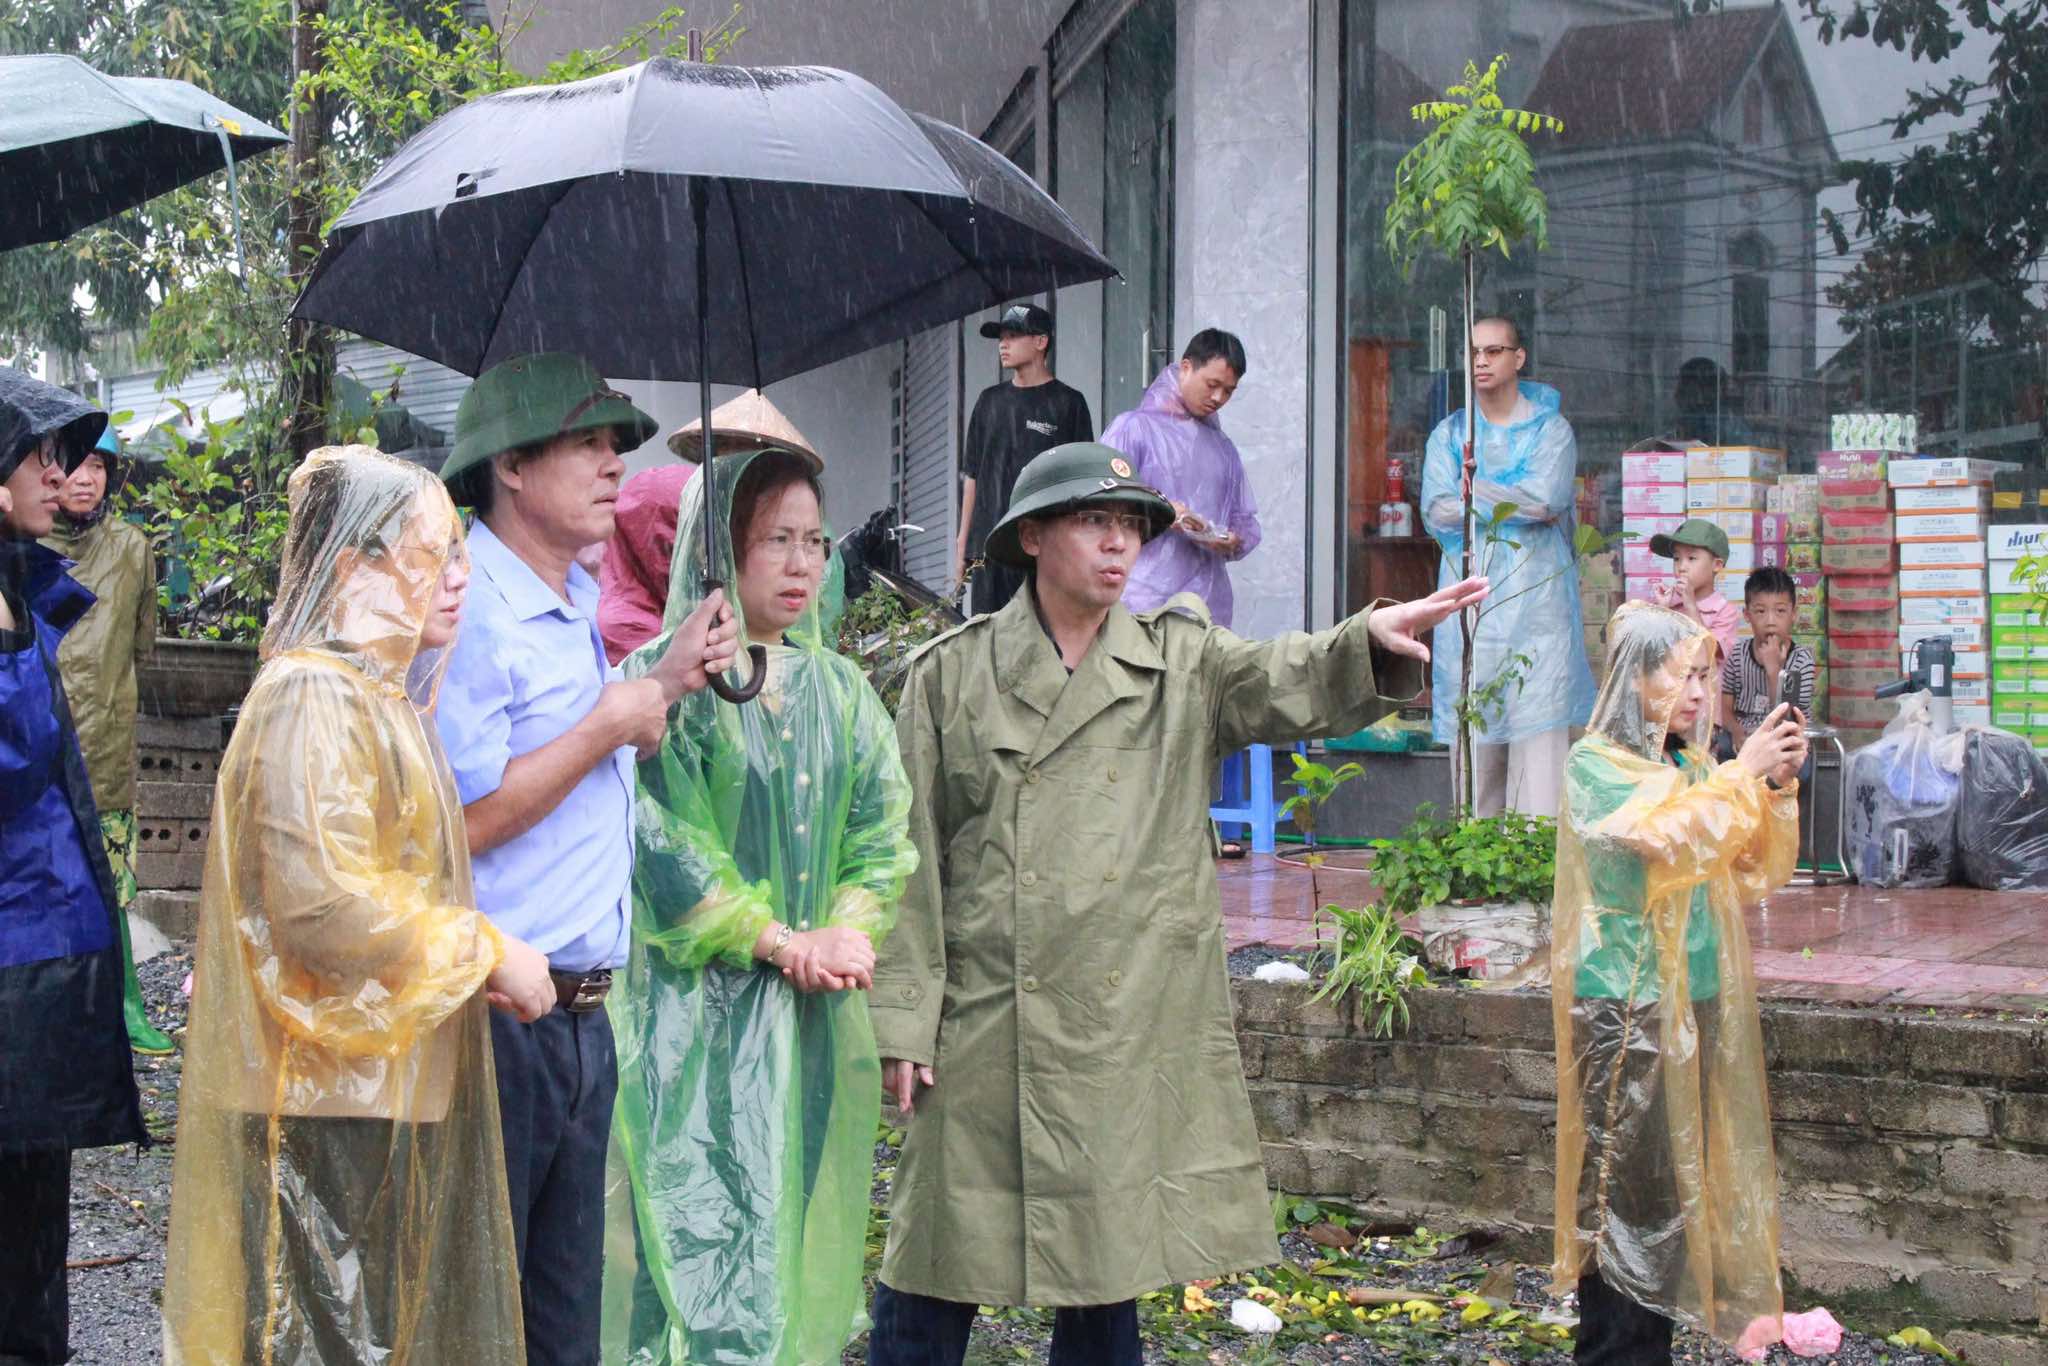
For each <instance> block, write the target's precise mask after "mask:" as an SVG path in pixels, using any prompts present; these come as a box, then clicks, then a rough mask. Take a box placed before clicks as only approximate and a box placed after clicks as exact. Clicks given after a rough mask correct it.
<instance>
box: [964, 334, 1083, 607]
mask: <svg viewBox="0 0 2048 1366" xmlns="http://www.w3.org/2000/svg"><path fill="white" fill-rule="evenodd" d="M981 335H982V336H984V337H988V338H991V339H993V340H994V341H995V342H996V354H997V355H998V356H1000V357H1001V358H1002V363H1003V369H1005V370H1007V371H1009V372H1010V378H1009V381H1008V382H1007V383H1003V384H991V385H990V386H989V387H988V388H986V389H984V390H982V391H981V397H980V398H978V399H976V400H975V401H974V416H973V417H971V418H969V419H968V421H967V451H966V455H965V461H964V463H965V468H966V475H967V477H966V480H965V481H964V483H963V484H962V487H961V491H960V534H959V538H958V539H957V540H956V541H955V542H954V544H953V582H954V583H955V584H958V583H959V582H960V580H961V577H962V576H963V575H964V574H965V572H966V568H967V547H969V546H978V545H980V544H981V543H982V542H983V541H985V540H987V539H988V533H989V532H990V531H992V530H994V529H995V525H996V523H997V522H1000V521H1002V520H1003V515H1004V514H1005V513H1007V512H1008V511H1009V510H1010V506H1009V504H1010V498H1009V495H1010V488H1011V486H1012V485H1014V484H1015V483H1016V482H1017V475H1018V474H1019V473H1020V472H1021V471H1022V470H1023V468H1024V467H1025V466H1026V465H1027V464H1029V463H1030V462H1031V457H1032V456H1034V455H1037V454H1038V453H1039V452H1040V451H1045V450H1050V449H1052V448H1053V447H1054V446H1059V445H1064V444H1065V443H1067V442H1069V441H1092V440H1094V439H1095V424H1094V420H1093V419H1092V418H1091V417H1090V416H1089V414H1088V400H1087V399H1085V398H1083V397H1081V393H1080V391H1079V390H1078V389H1075V388H1074V387H1073V386H1072V385H1068V384H1062V383H1060V382H1059V381H1058V380H1056V379H1054V378H1053V377H1052V314H1050V313H1048V312H1046V311H1045V310H1044V309H1042V308H1040V307H1039V306H1038V305H1036V304H1011V305H1010V306H1009V307H1008V308H1006V309H1004V310H1003V315H1002V316H1001V317H1000V318H998V319H996V320H995V321H994V322H989V323H983V324H982V325H981ZM1023 582H1024V576H1023V574H1021V573H1019V572H1018V571H1017V570H1015V569H1012V568H1010V567H1009V566H1008V565H1002V564H997V563H995V562H994V561H986V562H984V563H983V564H982V566H981V567H980V568H979V569H977V570H975V571H974V604H973V606H974V610H975V611H976V612H994V611H998V610H1000V609H1001V607H1002V606H1003V604H1004V603H1006V602H1008V601H1009V600H1010V596H1011V595H1012V594H1013V593H1015V592H1016V591H1017V586H1018V585H1019V584H1021V583H1023Z"/></svg>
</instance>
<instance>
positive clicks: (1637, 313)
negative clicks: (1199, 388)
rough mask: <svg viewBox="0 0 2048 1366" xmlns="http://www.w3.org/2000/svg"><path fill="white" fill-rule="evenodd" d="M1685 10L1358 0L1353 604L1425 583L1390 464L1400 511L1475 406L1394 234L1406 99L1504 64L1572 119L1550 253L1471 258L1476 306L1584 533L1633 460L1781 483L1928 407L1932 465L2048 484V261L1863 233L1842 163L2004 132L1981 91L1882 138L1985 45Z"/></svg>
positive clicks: (1450, 276) (1645, 0)
mask: <svg viewBox="0 0 2048 1366" xmlns="http://www.w3.org/2000/svg"><path fill="white" fill-rule="evenodd" d="M1686 8H1687V7H1685V6H1679V7H1674V6H1673V5H1672V4H1671V3H1669V0H1639V2H1638V3H1613V2H1612V0H1556V3H1549V4H1544V5H1541V6H1517V7H1506V6H1500V5H1496V4H1492V3H1488V2H1487V0H1346V3H1345V5H1344V10H1343V44H1342V52H1343V61H1344V69H1343V73H1342V74H1343V120H1342V140H1343V171H1342V174H1343V198H1342V204H1343V210H1342V212H1343V215H1344V222H1343V234H1344V235H1343V240H1344V285H1343V291H1342V300H1341V302H1342V309H1343V348H1342V355H1341V360H1340V363H1341V365H1342V367H1343V377H1344V383H1345V386H1346V394H1347V401H1346V403H1345V405H1344V428H1345V430H1344V461H1343V465H1344V471H1345V497H1344V498H1343V500H1342V510H1341V515H1342V517H1343V526H1342V535H1343V537H1344V544H1345V546H1346V549H1347V554H1346V556H1345V575H1346V579H1345V596H1346V598H1347V600H1348V603H1349V606H1350V607H1351V608H1352V609H1353V610H1355V609H1357V608H1358V607H1360V606H1363V605H1364V604H1365V603H1367V602H1369V601H1370V600H1372V599H1373V598H1375V597H1381V596H1396V597H1401V596H1407V595H1409V594H1411V593H1413V592H1415V591H1418V590H1419V589H1421V588H1422V587H1424V586H1427V585H1428V584H1430V583H1433V581H1434V579H1435V576H1436V562H1437V552H1436V548H1435V546H1434V545H1433V544H1432V543H1430V542H1429V541H1428V540H1427V539H1426V538H1425V537H1421V536H1407V537H1399V536H1396V537H1381V536H1379V535H1378V534H1377V533H1378V526H1379V523H1378V516H1377V513H1378V505H1379V503H1380V502H1381V501H1383V500H1384V498H1385V497H1386V473H1387V466H1388V462H1389V461H1390V460H1394V459H1398V460H1400V461H1401V462H1402V464H1403V466H1404V467H1405V480H1404V482H1405V490H1404V491H1405V493H1406V496H1407V498H1408V499H1409V500H1410V501H1411V502H1412V501H1413V500H1414V498H1415V495H1416V490H1417V488H1418V486H1419V483H1420V464H1419V462H1420V460H1421V457H1422V452H1423V448H1424V444H1425V442H1426V440H1427V438H1428V435H1429V432H1430V430H1431V429H1432V428H1433V427H1434V426H1435V425H1436V424H1437V423H1438V422H1439V421H1441V420H1442V419H1443V418H1444V417H1445V416H1446V415H1447V414H1448V413H1449V412H1451V411H1452V410H1453V409H1456V408H1458V407H1459V406H1461V404H1462V393H1461V391H1462V387H1463V379H1462V366H1461V357H1460V348H1461V344H1462V341H1463V339H1462V338H1461V337H1460V336H1459V335H1458V332H1459V330H1460V329H1461V326H1462V310H1461V304H1460V299H1459V293H1458V276H1457V272H1456V270H1455V269H1454V268H1453V267H1452V266H1451V265H1450V264H1449V263H1447V262H1443V261H1439V260H1435V259H1432V258H1428V257H1425V258H1423V259H1422V260H1421V261H1419V262H1418V263H1417V265H1416V267H1415V270H1414V273H1413V275H1412V277H1411V278H1409V279H1406V280H1403V279H1402V278H1401V276H1400V275H1399V274H1398V272H1396V271H1395V270H1394V268H1393V267H1392V266H1391V265H1390V264H1389V263H1388V260H1387V256H1386V250H1385V247H1384V244H1383V239H1382V235H1381V219H1382V214H1383V213H1384V210H1385V207H1386V203H1387V199H1388V196H1389V193H1390V191H1391V187H1392V182H1393V175H1394V167H1395V165H1396V163H1397V162H1398V161H1399V160H1400V158H1401V156H1402V155H1403V154H1404V153H1405V152H1406V151H1407V150H1408V149H1409V148H1410V147H1412V146H1413V145H1414V144H1415V142H1416V140H1417V138H1418V136H1419V134H1420V132H1421V125H1418V124H1417V123H1415V122H1414V120H1413V119H1412V118H1411V117H1410V114H1409V109H1410V107H1411V106H1412V105H1414V104H1416V103H1418V102H1420V101H1422V100H1425V99H1431V98H1436V97H1437V96H1438V95H1439V93H1440V92H1441V90H1442V88H1443V87H1444V86H1445V85H1448V84H1450V83H1451V82H1452V81H1453V80H1454V79H1455V78H1456V77H1457V76H1458V75H1459V74H1460V73H1461V71H1462V69H1463V65H1464V63H1465V61H1466V60H1467V59H1473V60H1477V61H1479V62H1481V63H1482V64H1484V62H1485V61H1486V60H1487V59H1488V58H1490V57H1491V56H1492V55H1493V54H1495V53H1497V52H1506V53H1508V54H1509V55H1510V61H1509V65H1508V67H1507V69H1506V71H1505V73H1504V80H1503V85H1502V93H1503V96H1504V97H1505V98H1506V100H1507V101H1508V103H1509V104H1511V105H1518V106H1522V107H1526V108H1531V109H1535V110H1539V111H1542V112H1547V113H1552V114H1556V115H1558V116H1559V117H1561V118H1563V119H1564V120H1565V132H1564V134H1563V135H1562V136H1546V135H1542V134H1532V135H1530V136H1529V139H1528V140H1529V143H1530V146H1531V149H1532V151H1533V152H1534V153H1535V156H1536V161H1537V169H1538V183H1539V184H1540V185H1541V186H1542V188H1543V190H1544V191H1545V193H1546V194H1547V195H1548V197H1549V203H1550V249H1549V250H1548V251H1546V252H1540V253H1539V252H1536V251H1535V250H1533V248H1530V247H1527V246H1525V247H1523V248H1521V249H1518V250H1517V251H1516V253H1515V256H1514V258H1513V259H1512V260H1511V261H1506V262H1504V261H1502V260H1501V259H1500V258H1499V257H1498V256H1497V255H1495V256H1493V257H1491V258H1488V259H1485V260H1483V261H1482V263H1481V267H1480V271H1481V274H1480V283H1479V299H1478V307H1479V311H1480V312H1481V313H1482V314H1485V313H1500V314H1504V315H1506V316H1508V317H1511V318H1513V319H1514V320H1515V322H1516V323H1517V324H1518V325H1519V327H1520V328H1521V330H1522V333H1523V336H1524V339H1525V343H1526V346H1527V350H1528V353H1529V364H1528V367H1527V369H1526V371H1525V372H1524V373H1525V378H1528V379H1531V380H1535V381H1539V382H1542V383H1546V384H1550V385H1553V386H1555V387H1556V388H1557V389H1558V390H1559V391H1560V392H1561V394H1562V398H1563V410H1564V413H1565V416H1567V417H1568V418H1570V419H1571V421H1572V424H1573V426H1574V428H1575V429H1576V431H1577V435H1578V450H1579V473H1580V475H1581V476H1582V477H1583V478H1584V480H1585V484H1586V489H1587V492H1586V493H1585V494H1584V495H1583V496H1582V497H1581V500H1580V503H1579V510H1580V515H1581V517H1582V518H1583V519H1585V520H1589V521H1592V522H1594V523H1596V524H1598V525H1599V526H1600V527H1601V529H1602V530H1606V531H1615V530H1618V529H1619V524H1620V498H1619V456H1620V454H1621V452H1622V451H1624V450H1626V449H1627V448H1629V447H1630V446H1631V445H1633V444H1635V443H1637V442H1640V441H1642V440H1644V439H1646V438H1653V437H1662V438H1666V439H1671V440H1697V441H1706V442H1710V443H1715V444H1724V445H1726V444H1757V445H1766V446H1773V447H1779V448H1782V449H1784V450H1785V451H1786V452H1787V453H1788V457H1789V462H1790V468H1791V469H1793V470H1795V471H1799V470H1811V469H1812V468H1813V467H1814V466H1813V461H1814V457H1815V455H1816V454H1817V453H1818V452H1819V451H1821V450H1822V449H1824V448H1825V447H1826V445H1827V441H1828V417H1829V415H1830V414H1831V413H1834V412H1849V411H1887V412H1911V413H1916V414H1918V416H1919V419H1920V431H1921V445H1922V447H1923V449H1924V450H1925V451H1926V452H1927V453H1929V454H1944V455H1951V454H1969V455H1976V456H1983V457H1988V458H1995V459H2003V460H2010V461H2015V462H2018V463H2021V464H2023V465H2025V466H2027V467H2029V468H2030V469H2033V470H2035V471H2037V472H2038V471H2039V470H2040V469H2041V467H2042V464H2043V460H2042V437H2043V428H2042V419H2043V412H2042V409H2043V396H2044V392H2048V379H2044V376H2048V369H2044V359H2043V331H2042V323H2041V316H2042V315H2041V311H2040V310H2041V305H2042V303H2043V298H2042V290H2041V285H2040V279H2039V275H2038V265H2037V264H2029V265H2028V266H2027V267H2026V270H2027V271H2029V272H2031V273H2026V274H2023V275H2022V276H2021V278H2018V279H2000V278H1996V277H1995V276H1994V275H1990V274H1987V273H1986V267H1985V266H1984V264H1983V262H1982V260H1981V257H1982V255H1983V253H1981V252H1980V251H1979V250H1977V244H1976V243H1975V242H1972V241H1963V240H1955V241H1942V240H1939V239H1935V240H1930V239H1929V233H1928V231H1927V229H1926V228H1925V223H1926V222H1927V221H1929V219H1928V218H1926V217H1921V218H1918V219H1913V220H1905V219H1900V218H1899V217H1898V216H1897V215H1896V214H1894V215H1891V216H1889V217H1888V218H1887V220H1886V221H1884V222H1881V223H1879V224H1877V225H1875V229H1874V230H1873V229H1872V228H1871V227H1870V226H1869V225H1865V224H1864V223H1863V221H1862V219H1861V217H1860V216H1859V214H1858V212H1857V209H1858V202H1857V195H1856V190H1855V187H1854V186H1853V185H1852V184H1850V183H1848V181H1847V179H1846V176H1845V172H1844V169H1843V167H1844V164H1845V163H1854V162H1856V161H1859V160H1876V161H1889V160H1893V159H1895V158H1897V157H1899V156H1902V155H1907V154H1911V153H1912V152H1913V151H1914V149H1916V148H1923V147H1932V148H1936V149H1940V148H1943V147H1944V146H1946V145H1947V139H1948V138H1949V137H1950V135H1951V134H1953V133H1956V132H1958V131H1961V132H1964V133H1967V132H1969V131H1970V130H1971V129H1972V128H1973V126H1974V125H1975V123H1976V121H1977V120H1979V119H1983V118H1986V117H1990V116H1991V111H1992V109H1993V106H1994V99H1993V97H1992V95H1991V94H1990V93H1989V92H1987V91H1986V90H1984V89H1981V88H1980V89H1979V90H1978V91H1977V92H1976V93H1975V94H1973V95H1971V96H1970V98H1969V100H1968V101H1967V102H1965V104H1964V107H1963V109H1962V111H1961V112H1960V113H1956V114H1950V115H1945V116H1943V117H1941V118H1938V119H1937V120H1935V121H1933V122H1930V123H1926V124H1922V125H1920V126H1917V127H1915V128H1913V129H1912V130H1910V132H1909V133H1908V134H1907V135H1906V136H1905V137H1903V138H1901V139H1900V140H1899V141H1897V142H1896V143H1895V142H1894V138H1893V127H1892V124H1893V120H1894V119H1896V118H1897V116H1898V115H1899V114H1900V113H1901V112H1902V110H1903V109H1904V107H1905V104H1906V101H1907V98H1908V96H1907V92H1908V91H1909V90H1911V89H1921V88H1927V87H1936V86H1946V85H1947V84H1948V82H1949V81H1950V80H1951V79H1952V78H1955V77H1964V78H1967V79H1969V80H1972V81H1984V80H1986V79H1987V78H1988V76H1989V73H1990V54H1991V42H1990V39H1989V38H1988V37H1987V36H1986V35H1984V34H1982V33H1981V32H1978V31H1975V30H1971V31H1970V32H1969V33H1968V34H1967V35H1966V38H1965V41H1964V43H1963V44H1962V46H1961V47H1959V48H1958V49H1957V50H1956V51H1954V52H1952V53H1950V54H1949V55H1948V56H1947V57H1946V59H1945V60H1943V61H1941V62H1938V63H1930V62H1926V61H1922V62H1919V63H1917V64H1916V63H1914V62H1913V61H1912V60H1911V59H1910V58H1909V57H1908V56H1907V55H1905V54H1902V53H1895V52H1892V51H1891V50H1890V49H1888V48H1883V47H1880V46H1879V45H1877V44H1875V43H1874V42H1872V41H1871V40H1870V39H1869V38H1868V37H1866V36H1848V35H1842V34H1837V35H1835V36H1834V38H1833V41H1832V42H1827V41H1823V40H1822V38H1821V35H1820V33H1819V30H1818V27H1817V25H1816V24H1815V22H1814V21H1813V20H1812V19H1811V18H1809V17H1807V15H1806V13H1805V10H1804V9H1803V7H1796V6H1795V7H1787V6H1781V5H1740V4H1729V5H1727V6H1725V7H1720V8H1716V9H1714V10H1712V11H1710V12H1708V13H1706V14H1699V15H1694V14H1689V13H1677V12H1675V9H1676V10H1683V9H1686ZM1980 192H1981V187H1980V186H1978V185H1975V184H1971V185H1959V186H1957V189H1956V193H1957V194H1977V193H1980ZM2034 208H2035V211H2036V212H2039V211H2041V210H2042V206H2040V205H2036V206H2034ZM1829 211H1832V214H1833V215H1834V216H1835V219H1836V221H1838V222H1839V224H1840V226H1841V228H1842V232H1843V236H1844V237H1845V238H1846V241H1845V242H1843V243H1841V244H1839V245H1840V246H1845V247H1846V248H1847V249H1846V250H1840V249H1838V243H1837V242H1836V240H1835V238H1834V235H1833V232H1832V231H1831V226H1832V225H1831V222H1830V217H1829ZM1913 222H1919V223H1920V224H1921V226H1920V227H1919V228H1918V229H1917V230H1915V229H1914V228H1912V227H1911V224H1912V223H1913ZM1902 224H1905V225H1906V226H1904V227H1902V226H1901V225H1902ZM1417 529H1418V530H1419V524H1418V527H1417Z"/></svg>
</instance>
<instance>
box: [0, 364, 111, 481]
mask: <svg viewBox="0 0 2048 1366" xmlns="http://www.w3.org/2000/svg"><path fill="white" fill-rule="evenodd" d="M106 427H107V415H106V414H105V413H103V412H101V411H100V410H99V409H97V408H95V407H93V406H92V405H91V404H90V403H87V402H86V401H85V400H84V399H82V398H80V397H79V396H78V395H77V394H74V393H72V392H71V391H70V390H69V389H60V388H58V387H57V386H56V385H54V384H45V383H44V382H43V381H41V380H39V379H37V378H36V377H35V376H34V375H31V374H29V373H27V372H26V371H22V370H17V369H15V368H14V367H13V366H11V365H0V480H5V479H7V478H9V477H10V476H11V475H13V473H14V470H15V467H16V466H17V465H19V464H21V462H22V460H23V459H25V458H26V457H27V456H28V453H29V452H30V451H32V450H34V449H35V447H36V445H37V444H38V443H39V442H41V441H42V440H43V438H44V437H48V436H54V437H56V438H57V454H58V458H59V459H61V460H62V461H63V462H64V472H65V473H66V474H69V473H70V472H71V471H73V470H75V469H77V468H78V462H79V461H81V460H83V459H85V457H86V453H87V452H88V451H90V450H92V448H93V443H94V442H96V441H98V440H99V439H100V433H101V432H103V431H105V430H106Z"/></svg>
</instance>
